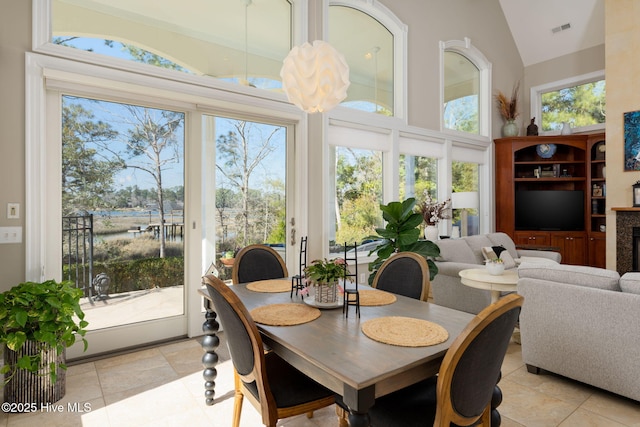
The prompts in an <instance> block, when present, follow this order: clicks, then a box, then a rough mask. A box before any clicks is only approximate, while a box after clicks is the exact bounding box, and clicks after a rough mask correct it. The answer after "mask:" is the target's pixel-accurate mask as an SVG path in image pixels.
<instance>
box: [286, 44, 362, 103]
mask: <svg viewBox="0 0 640 427" xmlns="http://www.w3.org/2000/svg"><path fill="white" fill-rule="evenodd" d="M280 77H281V78H282V88H283V89H284V92H285V93H286V94H287V98H289V101H290V102H291V103H293V104H294V105H296V106H297V107H298V108H300V109H301V110H303V111H306V112H307V113H316V112H323V111H328V110H330V109H332V108H333V107H335V106H336V105H338V104H339V103H340V102H341V101H342V100H343V99H345V98H346V97H347V88H348V87H349V84H350V82H349V66H348V65H347V62H346V61H345V59H344V56H343V55H342V54H341V53H339V52H338V51H337V50H335V49H334V47H333V46H331V45H330V44H329V43H327V42H325V41H322V40H316V41H314V42H313V45H311V44H309V43H304V44H303V45H302V46H295V47H294V48H293V49H291V52H289V54H288V55H287V57H286V58H285V59H284V64H283V66H282V70H280Z"/></svg>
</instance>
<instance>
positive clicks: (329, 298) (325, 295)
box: [313, 281, 338, 304]
mask: <svg viewBox="0 0 640 427" xmlns="http://www.w3.org/2000/svg"><path fill="white" fill-rule="evenodd" d="M313 287H314V289H315V293H316V302H319V303H328V304H331V303H335V302H337V301H338V282H337V281H336V282H333V283H324V282H322V283H315V284H314V285H313Z"/></svg>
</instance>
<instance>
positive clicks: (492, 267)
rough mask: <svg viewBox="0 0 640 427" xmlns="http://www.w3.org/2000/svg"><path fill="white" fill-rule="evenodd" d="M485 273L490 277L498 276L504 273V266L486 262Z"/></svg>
mask: <svg viewBox="0 0 640 427" xmlns="http://www.w3.org/2000/svg"><path fill="white" fill-rule="evenodd" d="M487 271H488V272H489V274H491V275H492V276H500V275H502V273H504V264H501V263H497V262H488V263H487Z"/></svg>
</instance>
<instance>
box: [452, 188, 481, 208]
mask: <svg viewBox="0 0 640 427" xmlns="http://www.w3.org/2000/svg"><path fill="white" fill-rule="evenodd" d="M451 207H452V208H453V209H477V208H478V192H477V191H462V192H460V193H451Z"/></svg>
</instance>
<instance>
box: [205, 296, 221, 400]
mask: <svg viewBox="0 0 640 427" xmlns="http://www.w3.org/2000/svg"><path fill="white" fill-rule="evenodd" d="M204 308H205V310H206V313H205V315H204V317H205V319H206V320H205V322H204V323H203V324H202V332H204V337H203V339H202V349H203V350H204V352H205V353H204V355H203V356H202V366H204V371H203V372H202V377H203V378H204V381H205V382H204V397H205V403H206V404H207V405H209V406H210V405H213V403H214V400H213V398H214V396H215V387H216V382H215V379H216V377H217V376H218V371H217V370H216V368H215V366H216V365H217V364H218V355H217V354H216V351H215V350H216V348H218V346H219V345H220V338H219V337H218V335H216V332H218V328H219V327H220V325H219V324H218V322H217V321H216V317H218V315H217V314H216V313H215V311H213V304H212V303H211V301H210V300H208V299H207V298H205V299H204Z"/></svg>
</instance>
